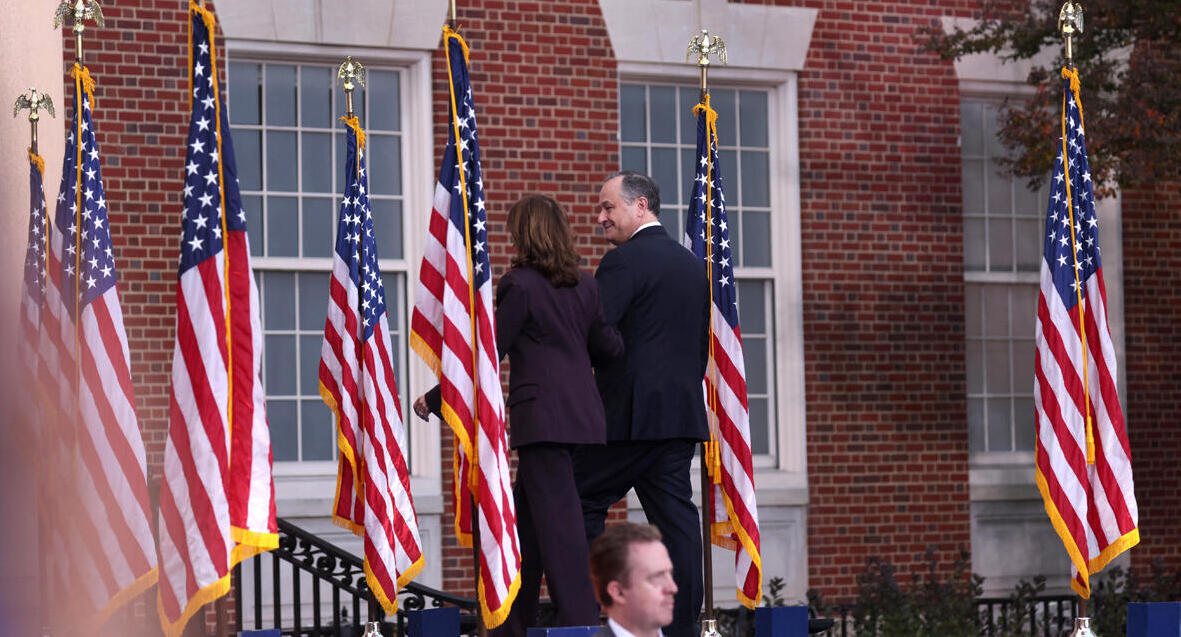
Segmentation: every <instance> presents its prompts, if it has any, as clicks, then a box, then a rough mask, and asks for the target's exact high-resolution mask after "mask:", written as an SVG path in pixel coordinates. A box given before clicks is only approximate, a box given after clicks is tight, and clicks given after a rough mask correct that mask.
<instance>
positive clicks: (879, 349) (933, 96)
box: [776, 1, 972, 600]
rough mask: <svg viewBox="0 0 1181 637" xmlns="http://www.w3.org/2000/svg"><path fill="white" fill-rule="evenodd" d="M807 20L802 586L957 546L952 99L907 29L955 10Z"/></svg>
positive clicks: (852, 12) (854, 9)
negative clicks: (872, 563)
mask: <svg viewBox="0 0 1181 637" xmlns="http://www.w3.org/2000/svg"><path fill="white" fill-rule="evenodd" d="M776 4H785V5H796V6H799V5H806V6H809V7H814V8H816V9H818V11H819V14H818V16H817V20H816V26H815V30H814V32H813V35H812V43H811V47H810V48H809V51H808V57H807V61H806V63H805V66H804V70H803V71H802V72H801V73H800V75H799V109H800V121H799V128H800V171H801V179H800V181H801V183H800V191H801V204H802V228H801V231H802V236H801V243H802V246H803V273H802V275H803V285H804V347H805V383H806V392H807V393H806V397H807V398H806V400H807V402H806V404H807V423H808V432H807V454H808V455H807V458H808V483H809V498H810V503H809V509H808V578H809V579H808V584H809V586H810V587H813V588H816V589H819V590H820V591H821V592H822V593H823V594H824V596H825V597H826V598H830V599H837V600H842V599H844V600H847V599H849V598H850V597H852V596H854V595H855V594H856V575H857V574H858V573H860V572H861V571H862V570H863V568H864V567H865V563H866V560H867V559H868V558H870V557H881V558H884V559H887V560H889V561H891V562H893V563H894V564H895V565H897V566H899V568H900V573H901V574H902V575H903V576H904V577H905V578H906V579H907V580H908V579H909V575H908V573H910V572H913V571H914V567H916V566H921V564H919V562H920V561H921V560H922V559H923V558H922V554H923V553H924V552H925V551H926V550H927V549H929V548H933V549H934V556H935V557H936V559H938V560H939V561H940V563H941V565H942V567H943V569H944V572H946V571H947V570H949V568H950V565H951V562H952V560H953V559H955V557H956V556H958V554H959V552H960V551H967V550H968V549H969V547H970V536H969V534H970V517H969V507H968V453H967V450H968V440H967V426H966V423H965V414H966V404H965V401H964V368H963V356H964V349H963V348H964V345H963V342H964V340H963V339H964V333H963V329H964V328H963V320H964V319H963V295H964V291H963V262H962V250H963V247H962V246H963V225H962V223H961V221H960V212H959V211H960V187H959V184H960V162H959V148H958V138H957V135H958V133H959V91H958V85H957V80H956V77H955V71H954V69H953V67H952V65H951V63H950V62H944V61H942V60H940V59H939V58H938V57H937V56H936V55H933V54H930V53H926V52H924V51H922V50H921V47H920V45H919V39H918V38H917V37H916V31H917V29H919V28H920V27H924V26H929V25H932V24H937V20H938V19H939V17H940V16H942V15H947V14H952V13H960V14H965V15H967V12H966V7H968V6H970V5H971V4H972V3H970V2H957V3H950V2H945V3H937V4H938V6H935V5H936V3H923V4H922V5H920V4H918V3H910V2H879V3H853V2H835V1H829V2H815V1H813V2H802V3H801V2H776Z"/></svg>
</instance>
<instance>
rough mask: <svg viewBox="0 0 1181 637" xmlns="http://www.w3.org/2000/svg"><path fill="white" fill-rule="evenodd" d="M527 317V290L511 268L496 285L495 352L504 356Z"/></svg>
mask: <svg viewBox="0 0 1181 637" xmlns="http://www.w3.org/2000/svg"><path fill="white" fill-rule="evenodd" d="M528 319H529V291H528V290H527V289H526V288H525V286H523V285H521V284H520V282H518V281H517V278H516V277H515V276H513V272H512V270H509V271H508V272H506V273H505V275H504V276H502V277H501V278H500V283H498V284H497V285H496V352H497V354H498V355H499V356H500V357H501V358H504V356H505V353H506V352H508V350H509V347H511V346H512V344H513V342H514V341H516V340H517V335H518V334H520V333H521V330H522V329H523V328H524V327H525V322H526V321H527V320H528Z"/></svg>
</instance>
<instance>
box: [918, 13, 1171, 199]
mask: <svg viewBox="0 0 1181 637" xmlns="http://www.w3.org/2000/svg"><path fill="white" fill-rule="evenodd" d="M980 2H981V7H980V9H981V20H980V21H979V22H978V23H977V25H976V26H975V27H974V28H971V29H967V30H964V29H956V30H954V31H953V32H951V33H944V31H943V30H942V29H941V28H939V27H932V28H928V29H925V30H924V31H923V33H922V35H921V36H920V37H923V38H925V40H926V41H925V44H926V47H927V48H928V50H931V51H934V52H938V53H939V54H940V55H942V56H943V57H944V58H945V59H958V58H960V57H963V56H965V55H969V54H972V53H980V52H988V53H992V54H996V55H999V56H1001V57H1002V58H1004V59H1007V60H1026V59H1030V58H1033V57H1034V56H1036V55H1038V54H1039V53H1040V52H1041V51H1043V50H1045V49H1046V48H1050V49H1055V48H1056V50H1058V51H1059V65H1061V64H1062V62H1063V58H1064V53H1063V38H1062V35H1061V34H1060V33H1059V32H1058V27H1057V21H1058V11H1059V8H1060V7H1061V4H1062V2H1061V0H1028V2H1021V1H1016V2H1015V1H1013V0H1008V1H997V0H980ZM1082 4H1083V8H1084V17H1085V25H1084V31H1083V33H1082V34H1081V35H1078V36H1076V37H1075V38H1074V42H1073V49H1074V65H1075V67H1076V68H1077V69H1078V72H1079V77H1080V79H1081V80H1082V98H1083V116H1084V118H1085V119H1084V123H1085V126H1086V136H1087V151H1088V155H1089V159H1090V164H1091V174H1092V176H1093V177H1094V178H1095V179H1094V183H1095V187H1096V191H1097V192H1096V194H1098V195H1104V194H1110V193H1111V192H1112V189H1113V187H1114V186H1115V185H1116V184H1119V185H1121V186H1124V187H1128V186H1135V185H1137V184H1143V183H1153V182H1158V181H1179V180H1181V0H1084V1H1083V2H1082ZM1060 68H1061V67H1060V66H1055V67H1053V68H1035V69H1034V70H1033V71H1032V72H1031V73H1030V75H1029V78H1028V82H1029V83H1030V84H1031V85H1033V86H1034V87H1036V90H1035V92H1034V94H1033V96H1032V97H1031V98H1030V99H1028V100H1016V99H1010V100H1008V101H1007V102H1006V104H1005V107H1004V108H1003V109H1002V113H1001V118H1002V119H1001V133H1000V135H1001V139H1002V141H1003V142H1004V144H1005V145H1006V146H1007V147H1009V149H1010V150H1011V151H1012V153H1013V154H1012V155H1011V157H1010V158H1009V159H1008V160H1007V162H1006V163H1007V167H1008V169H1009V170H1010V171H1011V172H1012V173H1013V174H1014V175H1017V176H1022V177H1027V178H1029V179H1030V183H1031V184H1037V183H1038V182H1040V181H1041V180H1042V179H1043V178H1044V177H1045V176H1046V175H1048V174H1049V171H1050V169H1051V168H1052V166H1053V162H1054V158H1055V157H1056V153H1057V146H1056V144H1055V142H1056V141H1057V140H1058V138H1059V135H1060V133H1059V125H1060V122H1059V112H1060V108H1061V99H1062V79H1061V75H1060V72H1059V69H1060Z"/></svg>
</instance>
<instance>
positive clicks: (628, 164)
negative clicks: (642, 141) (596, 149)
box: [619, 146, 648, 174]
mask: <svg viewBox="0 0 1181 637" xmlns="http://www.w3.org/2000/svg"><path fill="white" fill-rule="evenodd" d="M619 155H620V168H621V169H622V170H634V171H636V172H638V173H644V174H647V173H648V152H647V151H646V150H644V147H643V146H624V147H623V148H621V149H620V151H619Z"/></svg>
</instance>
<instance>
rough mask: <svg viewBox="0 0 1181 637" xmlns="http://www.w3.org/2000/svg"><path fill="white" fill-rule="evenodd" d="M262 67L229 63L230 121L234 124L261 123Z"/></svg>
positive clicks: (247, 63)
mask: <svg viewBox="0 0 1181 637" xmlns="http://www.w3.org/2000/svg"><path fill="white" fill-rule="evenodd" d="M261 93H262V66H261V65H258V64H251V63H249V62H231V63H230V94H229V98H230V99H229V108H230V119H231V120H232V121H233V122H234V123H235V124H259V123H261V122H262V119H261V111H260V110H259V106H260V105H261V104H262V99H261Z"/></svg>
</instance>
